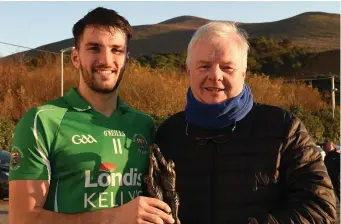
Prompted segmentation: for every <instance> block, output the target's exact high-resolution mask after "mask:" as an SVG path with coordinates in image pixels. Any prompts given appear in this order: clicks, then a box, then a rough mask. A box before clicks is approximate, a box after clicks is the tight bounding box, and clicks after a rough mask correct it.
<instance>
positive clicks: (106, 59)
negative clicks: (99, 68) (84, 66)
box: [98, 49, 114, 66]
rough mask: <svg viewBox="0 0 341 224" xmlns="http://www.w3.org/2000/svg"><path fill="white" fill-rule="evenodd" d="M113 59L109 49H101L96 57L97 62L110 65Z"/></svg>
mask: <svg viewBox="0 0 341 224" xmlns="http://www.w3.org/2000/svg"><path fill="white" fill-rule="evenodd" d="M113 61H114V55H113V54H112V52H111V51H110V50H107V49H105V50H103V51H101V53H100V54H99V58H98V62H99V64H102V65H105V66H110V65H112V63H113Z"/></svg>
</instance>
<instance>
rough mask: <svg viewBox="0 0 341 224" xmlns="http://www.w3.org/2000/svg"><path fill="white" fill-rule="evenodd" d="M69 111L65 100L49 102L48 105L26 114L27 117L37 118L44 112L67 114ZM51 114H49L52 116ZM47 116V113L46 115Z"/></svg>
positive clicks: (33, 109)
mask: <svg viewBox="0 0 341 224" xmlns="http://www.w3.org/2000/svg"><path fill="white" fill-rule="evenodd" d="M68 109H69V107H68V104H67V103H66V102H65V100H64V99H63V98H58V99H54V100H51V101H48V102H47V103H45V104H43V105H40V106H37V107H34V108H31V109H30V110H29V111H27V112H26V114H25V117H27V116H28V117H30V116H36V115H37V114H38V113H40V112H42V111H50V112H51V113H52V114H54V113H55V112H57V113H58V112H65V111H67V110H68ZM51 113H48V114H50V115H51ZM44 114H46V113H44Z"/></svg>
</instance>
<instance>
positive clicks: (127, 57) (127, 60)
mask: <svg viewBox="0 0 341 224" xmlns="http://www.w3.org/2000/svg"><path fill="white" fill-rule="evenodd" d="M129 59H130V52H129V51H128V52H127V55H126V63H128V62H129Z"/></svg>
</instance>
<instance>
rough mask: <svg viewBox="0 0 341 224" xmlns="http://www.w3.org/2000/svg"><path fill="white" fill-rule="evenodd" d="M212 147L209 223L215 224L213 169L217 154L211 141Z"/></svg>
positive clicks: (215, 147)
mask: <svg viewBox="0 0 341 224" xmlns="http://www.w3.org/2000/svg"><path fill="white" fill-rule="evenodd" d="M212 144H213V146H214V150H213V153H212V154H213V156H212V168H211V222H210V223H212V224H215V223H216V220H215V219H216V217H215V211H216V209H215V205H216V198H215V196H216V195H215V189H216V172H215V171H216V167H215V163H216V161H215V159H216V154H217V145H216V144H215V143H214V142H213V141H212Z"/></svg>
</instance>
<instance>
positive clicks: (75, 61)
mask: <svg viewBox="0 0 341 224" xmlns="http://www.w3.org/2000/svg"><path fill="white" fill-rule="evenodd" d="M71 61H72V64H73V66H74V67H75V68H79V67H80V60H79V53H78V50H77V49H76V48H75V47H73V48H72V52H71Z"/></svg>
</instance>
